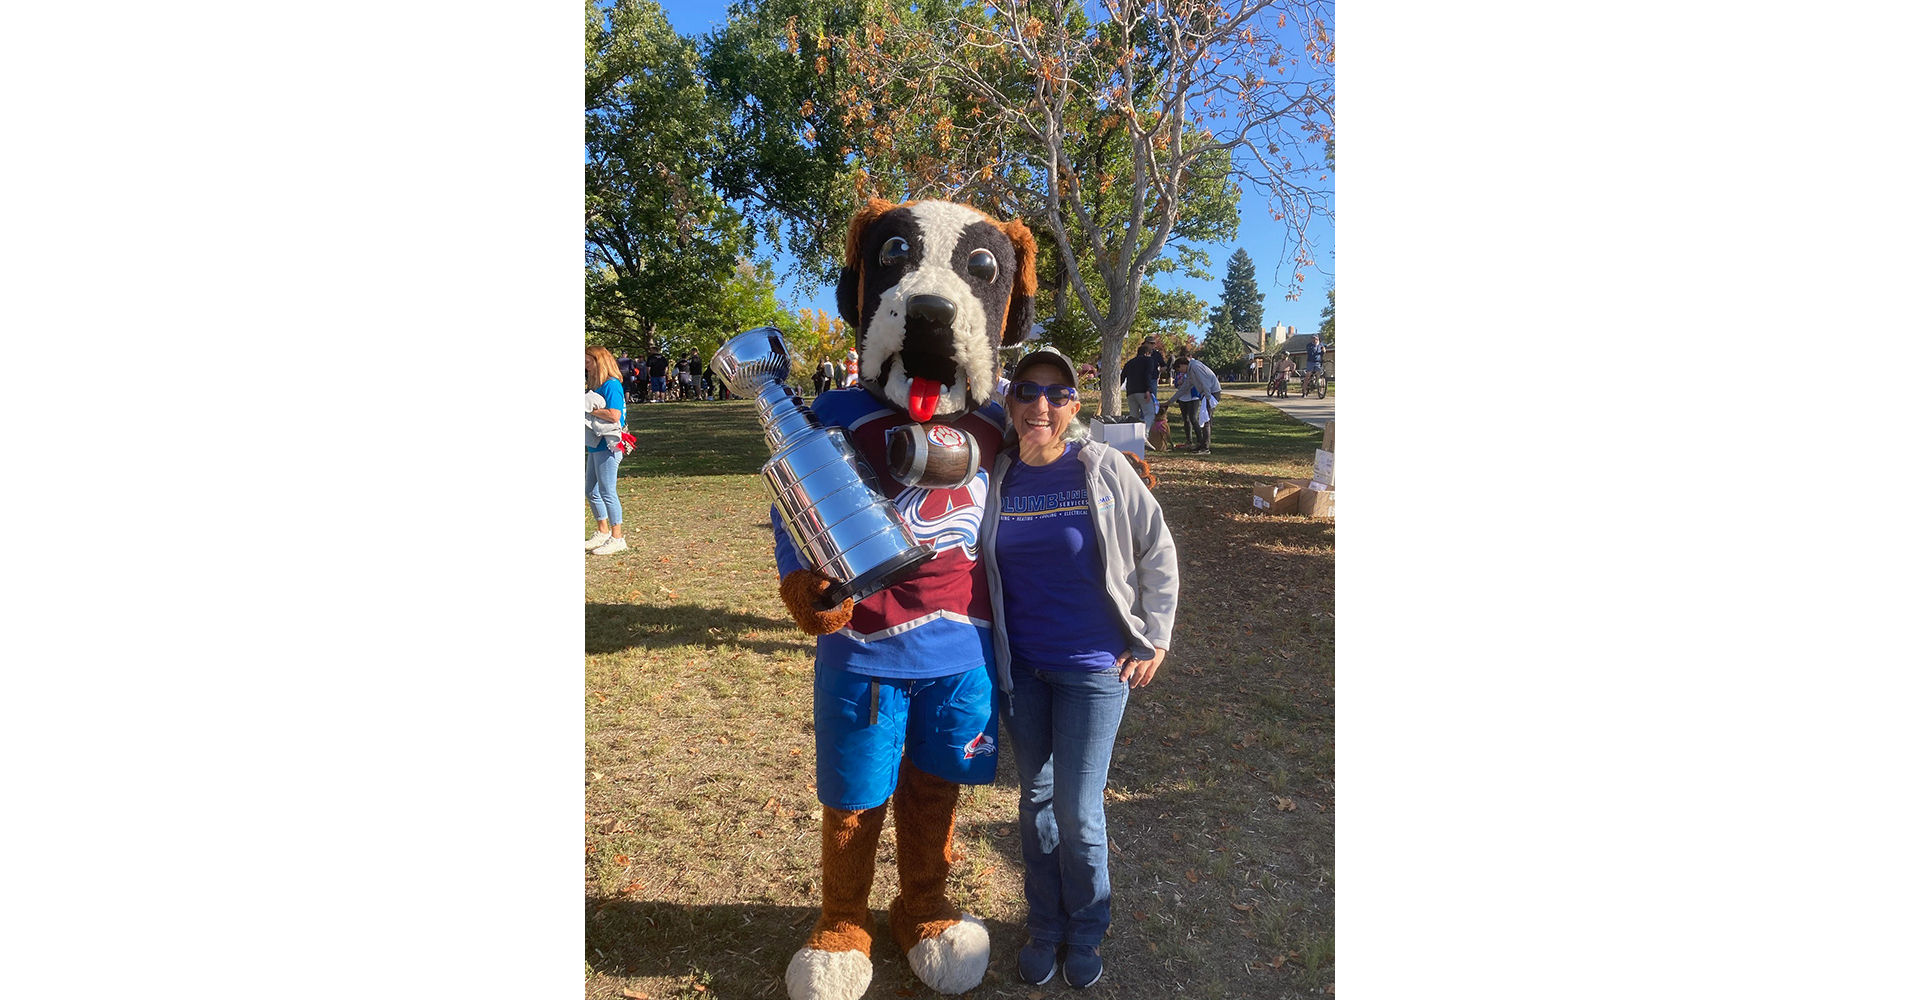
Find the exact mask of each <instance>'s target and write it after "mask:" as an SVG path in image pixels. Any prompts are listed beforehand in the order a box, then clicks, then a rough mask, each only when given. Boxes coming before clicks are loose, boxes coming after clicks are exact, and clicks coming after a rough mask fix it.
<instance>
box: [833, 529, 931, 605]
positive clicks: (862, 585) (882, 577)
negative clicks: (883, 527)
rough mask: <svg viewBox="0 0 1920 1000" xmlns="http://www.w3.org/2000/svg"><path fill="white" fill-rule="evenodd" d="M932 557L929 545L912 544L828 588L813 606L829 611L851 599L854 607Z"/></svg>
mask: <svg viewBox="0 0 1920 1000" xmlns="http://www.w3.org/2000/svg"><path fill="white" fill-rule="evenodd" d="M933 556H934V551H933V546H931V545H915V546H914V547H913V548H910V549H908V550H906V551H905V552H901V553H899V554H897V555H895V556H893V557H892V558H891V559H888V560H887V561H886V562H883V563H881V564H880V565H878V566H875V567H874V568H872V569H870V570H867V571H866V572H865V573H862V574H860V575H859V576H856V577H854V578H853V579H851V580H848V581H847V582H845V583H842V584H837V585H835V586H833V587H829V588H828V589H827V592H826V594H825V595H823V596H822V597H821V599H820V602H819V603H818V604H816V605H815V607H816V608H817V609H818V610H821V611H830V610H832V609H834V608H836V607H839V605H840V602H841V601H844V600H846V599H847V598H849V597H851V598H853V600H854V603H856V604H857V603H859V602H860V601H861V600H862V599H864V598H866V597H867V596H868V595H871V594H876V593H879V592H880V591H882V590H885V589H887V586H888V585H889V584H891V583H893V580H894V578H895V577H898V576H902V575H904V574H906V573H907V572H909V571H911V570H912V569H913V568H914V567H915V566H918V565H920V564H921V563H923V562H926V561H927V560H929V559H932V558H933Z"/></svg>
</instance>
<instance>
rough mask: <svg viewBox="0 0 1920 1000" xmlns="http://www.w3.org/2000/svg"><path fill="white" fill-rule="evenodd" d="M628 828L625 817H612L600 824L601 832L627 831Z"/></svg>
mask: <svg viewBox="0 0 1920 1000" xmlns="http://www.w3.org/2000/svg"><path fill="white" fill-rule="evenodd" d="M626 830H627V821H626V820H623V819H617V818H616V819H610V820H607V821H606V822H605V823H602V824H600V832H601V833H625V832H626Z"/></svg>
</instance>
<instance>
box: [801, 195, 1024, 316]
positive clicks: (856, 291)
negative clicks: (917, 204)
mask: <svg viewBox="0 0 1920 1000" xmlns="http://www.w3.org/2000/svg"><path fill="white" fill-rule="evenodd" d="M899 207H900V206H898V205H895V204H894V203H892V202H890V201H882V200H880V199H879V198H868V199H867V204H866V207H865V208H862V209H861V210H860V211H858V212H855V213H854V214H853V221H852V222H850V223H848V224H847V256H846V257H845V258H844V259H845V261H846V264H845V266H843V267H841V268H840V284H839V286H838V287H837V288H835V289H834V297H835V299H836V300H837V304H838V305H839V306H840V318H841V319H844V320H846V321H847V325H848V326H849V327H852V328H853V329H854V330H859V329H860V300H861V299H862V298H864V297H865V292H866V289H864V288H862V287H860V279H861V274H862V272H861V267H860V239H861V237H863V236H865V235H866V233H867V227H868V226H870V225H872V224H873V220H875V219H878V218H879V217H881V216H883V215H885V214H887V213H888V212H890V211H892V210H894V209H896V208H899ZM1027 239H1028V240H1029V241H1031V240H1032V239H1033V237H1031V236H1029V237H1027Z"/></svg>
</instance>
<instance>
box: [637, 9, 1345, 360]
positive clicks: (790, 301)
mask: <svg viewBox="0 0 1920 1000" xmlns="http://www.w3.org/2000/svg"><path fill="white" fill-rule="evenodd" d="M661 6H662V7H663V8H664V9H665V10H666V12H667V19H668V20H669V21H671V22H672V23H673V26H674V29H675V30H677V31H679V32H680V33H681V34H683V35H704V34H707V33H708V32H711V31H713V30H715V29H716V28H718V27H720V26H721V25H723V24H725V23H726V20H727V4H726V2H725V0H661ZM1312 236H1313V240H1314V254H1313V256H1314V260H1315V261H1316V264H1315V268H1316V270H1309V271H1308V272H1307V279H1306V281H1305V282H1304V283H1303V284H1302V286H1301V289H1300V298H1299V299H1298V300H1296V301H1293V302H1288V301H1287V300H1286V281H1285V278H1286V277H1287V272H1279V273H1276V270H1275V268H1276V266H1277V265H1279V264H1280V263H1281V262H1282V261H1283V259H1285V257H1286V254H1285V247H1286V234H1285V232H1284V231H1283V230H1282V228H1281V226H1280V224H1279V223H1276V222H1274V221H1273V219H1272V217H1271V216H1270V215H1269V214H1268V212H1267V206H1266V202H1265V201H1264V200H1263V199H1261V198H1260V197H1258V196H1256V195H1243V196H1242V197H1241V201H1240V233H1239V236H1238V237H1237V238H1236V239H1235V240H1234V241H1233V242H1231V243H1224V244H1199V245H1198V246H1199V248H1200V249H1202V250H1205V251H1206V252H1207V254H1208V255H1209V257H1211V259H1212V266H1211V267H1210V268H1209V270H1210V271H1211V273H1212V278H1211V279H1208V280H1201V279H1198V278H1189V277H1187V276H1185V275H1183V274H1179V273H1171V274H1165V275H1161V276H1160V277H1159V279H1158V283H1159V284H1160V286H1161V287H1163V288H1185V289H1186V290H1188V291H1190V292H1192V293H1193V294H1194V295H1196V296H1199V298H1200V300H1201V301H1202V302H1205V303H1206V304H1207V305H1209V306H1212V305H1214V304H1215V303H1217V302H1219V301H1220V282H1221V279H1222V278H1223V277H1224V276H1225V274H1226V269H1227V258H1229V257H1231V256H1233V251H1234V250H1235V249H1236V248H1239V247H1244V248H1246V251H1247V254H1248V256H1250V257H1252V258H1253V263H1254V268H1255V273H1256V274H1257V275H1258V276H1259V278H1260V291H1261V292H1262V293H1264V294H1265V295H1266V300H1265V301H1264V302H1263V303H1261V305H1262V308H1263V309H1264V310H1265V320H1266V325H1267V326H1268V327H1272V326H1273V325H1274V324H1276V323H1285V324H1291V325H1293V326H1296V327H1298V328H1299V329H1300V332H1303V333H1310V332H1312V331H1313V330H1315V329H1318V328H1319V326H1320V310H1321V308H1323V307H1324V306H1325V305H1326V304H1327V294H1326V293H1327V289H1328V288H1331V287H1333V250H1334V245H1333V226H1332V225H1331V224H1330V223H1328V222H1326V221H1325V220H1315V222H1314V225H1313V227H1312ZM1168 256H1172V254H1171V253H1168ZM775 270H776V271H777V272H785V271H786V270H788V266H787V261H786V260H785V259H776V260H775ZM776 279H777V280H779V279H778V275H776ZM779 295H780V298H781V300H782V301H783V302H785V303H786V304H787V305H788V306H790V307H793V308H812V309H825V310H827V311H828V312H830V313H835V312H837V309H836V307H835V305H834V302H833V288H832V286H830V285H829V286H825V287H822V288H821V289H819V290H818V291H817V292H815V293H813V294H811V295H807V294H802V293H801V292H800V291H799V290H798V289H797V288H796V287H795V286H794V285H793V284H792V283H791V282H790V281H786V280H779ZM1191 332H1192V333H1193V335H1194V336H1195V337H1203V336H1205V334H1206V330H1205V327H1204V326H1203V325H1196V326H1195V327H1194V328H1193V329H1192V331H1191Z"/></svg>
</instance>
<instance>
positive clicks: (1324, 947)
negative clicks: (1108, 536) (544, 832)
mask: <svg viewBox="0 0 1920 1000" xmlns="http://www.w3.org/2000/svg"><path fill="white" fill-rule="evenodd" d="M1220 421H1221V423H1220V427H1219V429H1218V430H1217V431H1216V434H1215V437H1216V441H1215V449H1214V454H1213V455H1212V456H1211V457H1208V458H1196V459H1187V458H1179V457H1169V458H1164V459H1162V460H1160V461H1157V462H1155V463H1154V464H1155V469H1156V471H1158V472H1159V473H1160V475H1161V485H1160V487H1159V489H1158V490H1157V491H1156V493H1157V495H1158V496H1159V498H1160V502H1161V505H1162V506H1163V507H1164V508H1165V509H1166V512H1167V517H1168V522H1169V524H1170V526H1171V529H1172V530H1173V532H1174V536H1175V540H1176V542H1177V543H1178V544H1179V546H1180V569H1181V577H1182V592H1181V598H1180V616H1179V625H1178V627H1177V629H1176V632H1175V644H1174V649H1173V651H1172V652H1171V653H1170V654H1169V656H1168V659H1167V663H1166V666H1165V667H1164V669H1163V671H1162V674H1161V677H1160V678H1159V679H1158V680H1156V681H1155V683H1154V684H1153V685H1151V686H1150V687H1148V688H1146V689H1145V690H1144V691H1137V692H1135V695H1134V698H1133V700H1132V701H1131V702H1130V703H1129V705H1128V709H1127V714H1126V718H1125V721H1124V722H1123V723H1122V725H1121V728H1120V745H1119V747H1118V748H1117V749H1116V752H1115V754H1114V762H1113V771H1112V780H1111V782H1110V785H1109V789H1108V807H1107V808H1108V823H1109V831H1110V835H1111V838H1112V846H1113V850H1112V854H1113V865H1112V878H1113V892H1114V916H1115V920H1114V925H1113V930H1112V933H1111V935H1110V936H1109V937H1108V939H1107V943H1106V945H1105V946H1104V948H1103V949H1102V952H1103V954H1104V955H1105V957H1106V961H1107V974H1106V976H1105V977H1104V978H1103V979H1102V980H1101V981H1100V983H1099V984H1098V985H1096V986H1094V987H1093V988H1092V989H1090V990H1087V991H1085V993H1084V995H1086V996H1088V997H1089V998H1101V997H1112V998H1128V1000H1132V998H1147V997H1155V998H1158V997H1166V996H1173V995H1183V996H1196V997H1305V996H1309V995H1324V993H1325V990H1326V988H1327V987H1328V986H1329V985H1330V984H1331V983H1332V980H1333V898H1334V889H1333V815H1334V773H1333V759H1334V758H1333V635H1334V617H1333V536H1334V529H1333V525H1332V524H1331V523H1328V522H1316V521H1308V520H1305V519H1301V518H1279V517H1265V516H1256V515H1253V514H1251V513H1250V512H1249V504H1248V497H1249V494H1250V493H1251V490H1252V488H1253V486H1255V485H1256V484H1259V483H1266V482H1271V481H1273V480H1274V479H1277V478H1281V477H1295V476H1306V475H1308V474H1309V473H1310V471H1311V467H1312V456H1313V448H1314V447H1315V446H1316V445H1317V444H1318V443H1319V440H1320V435H1319V432H1318V431H1317V430H1314V429H1313V428H1311V427H1307V426H1306V425H1303V424H1299V423H1297V422H1295V421H1292V420H1291V419H1289V418H1287V417H1285V416H1283V415H1282V414H1280V413H1279V412H1278V411H1276V410H1273V409H1271V408H1270V407H1267V406H1265V405H1263V404H1258V403H1252V402H1246V401H1241V400H1237V399H1229V400H1227V401H1226V403H1225V405H1224V407H1223V408H1222V410H1221V414H1220ZM633 423H634V425H635V433H636V435H637V436H639V437H640V439H641V442H642V444H641V452H640V454H638V455H636V456H634V457H632V458H629V459H628V460H627V462H626V463H625V464H624V466H623V468H622V470H621V482H620V487H621V488H620V493H621V497H622V499H623V503H624V504H625V506H626V520H627V532H628V536H629V543H630V544H631V545H632V548H631V549H629V551H627V552H625V553H623V554H621V555H618V556H613V557H588V558H587V570H586V593H587V608H586V615H587V633H586V634H587V650H586V653H587V657H586V681H587V689H588V691H589V694H588V697H587V702H586V706H585V711H586V732H587V753H586V767H587V774H586V775H585V778H586V782H585V805H586V809H585V816H584V823H585V834H586V859H585V862H586V871H585V875H586V878H585V889H586V893H585V895H586V908H585V915H586V945H587V947H586V970H585V974H586V982H585V991H586V995H587V996H588V997H591V998H602V997H619V996H622V995H623V994H624V995H627V996H632V995H636V994H645V995H647V996H648V997H651V998H666V997H682V996H684V997H695V996H697V997H721V998H728V1000H732V998H747V997H782V996H784V995H785V990H784V988H783V986H782V985H781V976H782V974H783V972H784V971H785V968H786V963H787V959H788V958H789V957H790V956H791V955H792V953H793V951H794V949H796V948H797V947H799V945H800V943H801V941H802V939H803V937H804V936H805V934H806V931H807V928H808V927H809V926H810V924H811V922H812V920H813V917H814V913H815V909H814V908H815V903H816V893H817V890H818V886H817V884H816V877H817V863H818V838H819V832H818V821H817V818H818V815H819V808H820V806H819V802H818V801H817V800H816V799H815V797H814V793H813V787H812V783H813V740H812V728H811V725H812V723H811V690H812V688H811V670H812V643H811V640H809V639H807V638H806V637H805V636H803V635H801V634H800V633H799V632H798V631H797V630H796V629H794V628H793V626H792V625H791V623H790V622H789V621H788V619H787V617H786V614H785V611H784V610H783V609H782V608H781V605H780V600H779V597H778V595H777V593H776V592H775V579H774V568H773V558H772V553H771V544H770V540H769V529H768V523H767V502H766V493H765V490H764V488H763V487H762V486H761V484H760V481H759V477H758V474H757V469H758V467H759V464H760V463H761V462H762V461H764V460H765V458H766V449H765V446H764V444H763V443H762V440H761V438H760V434H759V430H758V427H757V425H756V424H755V423H754V420H753V417H752V412H751V410H750V409H749V408H748V407H747V406H746V405H745V404H742V403H738V402H735V403H711V404H680V405H656V406H649V407H640V408H636V410H635V413H634V420H633ZM1176 437H1177V432H1176ZM1173 454H1174V455H1175V456H1177V455H1178V454H1179V453H1177V452H1176V453H1173ZM1000 745H1001V746H1003V747H1010V744H1009V743H1008V741H1007V740H1006V739H1005V734H1004V732H1003V733H1002V738H1001V740H1000ZM1016 780H1017V779H1016V774H1015V771H1014V768H1013V766H1012V763H1011V761H1010V760H1008V761H1005V762H1003V764H1002V766H1001V768H1000V777H999V780H998V781H997V782H996V783H994V784H993V785H989V786H982V787H977V788H970V789H967V791H966V792H965V794H964V795H963V797H962V800H961V809H960V818H959V823H958V830H957V833H956V838H955V839H956V848H957V849H958V851H959V852H960V853H962V854H963V855H964V859H963V860H962V861H961V862H960V863H959V864H958V865H957V866H956V868H955V872H954V887H953V892H954V896H955V898H956V901H957V902H958V903H959V904H960V905H962V906H963V907H965V908H966V909H968V910H970V911H972V912H974V913H977V914H979V915H980V916H981V917H982V918H983V919H984V920H985V921H986V922H987V925H988V928H989V930H990V931H991V933H992V935H993V947H994V957H993V964H992V967H991V969H990V970H989V972H988V975H987V979H986V981H985V982H984V983H982V984H981V986H980V987H979V988H977V989H975V990H974V991H972V993H970V994H969V996H974V997H1026V996H1029V995H1032V994H1034V993H1036V992H1045V991H1053V990H1060V991H1064V990H1065V989H1066V987H1064V986H1063V985H1061V984H1060V982H1059V981H1058V980H1056V981H1055V982H1053V983H1049V984H1048V985H1047V986H1045V987H1040V988H1038V989H1037V990H1036V988H1034V987H1029V986H1026V985H1024V984H1021V983H1019V982H1018V981H1017V980H1016V979H1015V978H1014V975H1013V953H1014V951H1015V950H1016V949H1017V948H1018V946H1019V945H1020V943H1021V942H1022V940H1024V935H1023V931H1022V927H1023V921H1024V914H1025V904H1024V902H1023V901H1022V897H1021V892H1020V857H1019V854H1020V848H1019V837H1018V836H1017V834H1016V831H1015V829H1014V822H1015V796H1016V792H1017V787H1016ZM895 886H896V878H895V874H894V870H893V847H892V835H891V833H888V834H885V835H883V837H882V840H881V847H880V863H879V873H878V877H877V878H876V880H875V886H874V894H873V901H874V908H875V910H876V914H875V917H876V920H880V921H881V922H882V923H883V924H884V920H885V906H886V903H887V901H888V900H890V899H891V898H892V896H893V893H894V890H895ZM868 996H869V997H881V998H884V997H895V996H903V997H913V996H922V997H932V996H935V994H934V993H933V992H932V991H931V990H928V989H927V988H926V987H925V986H923V985H921V984H920V983H919V981H918V980H916V979H915V978H914V977H913V974H912V972H911V971H909V970H908V969H907V967H906V963H905V961H904V959H903V958H902V956H901V955H900V954H899V953H898V952H897V951H896V950H895V949H894V948H893V946H892V945H891V944H890V943H888V942H887V941H886V939H885V938H884V936H882V937H881V938H880V939H878V943H877V945H876V948H875V955H874V980H873V986H872V988H871V989H870V990H869V991H868Z"/></svg>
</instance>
